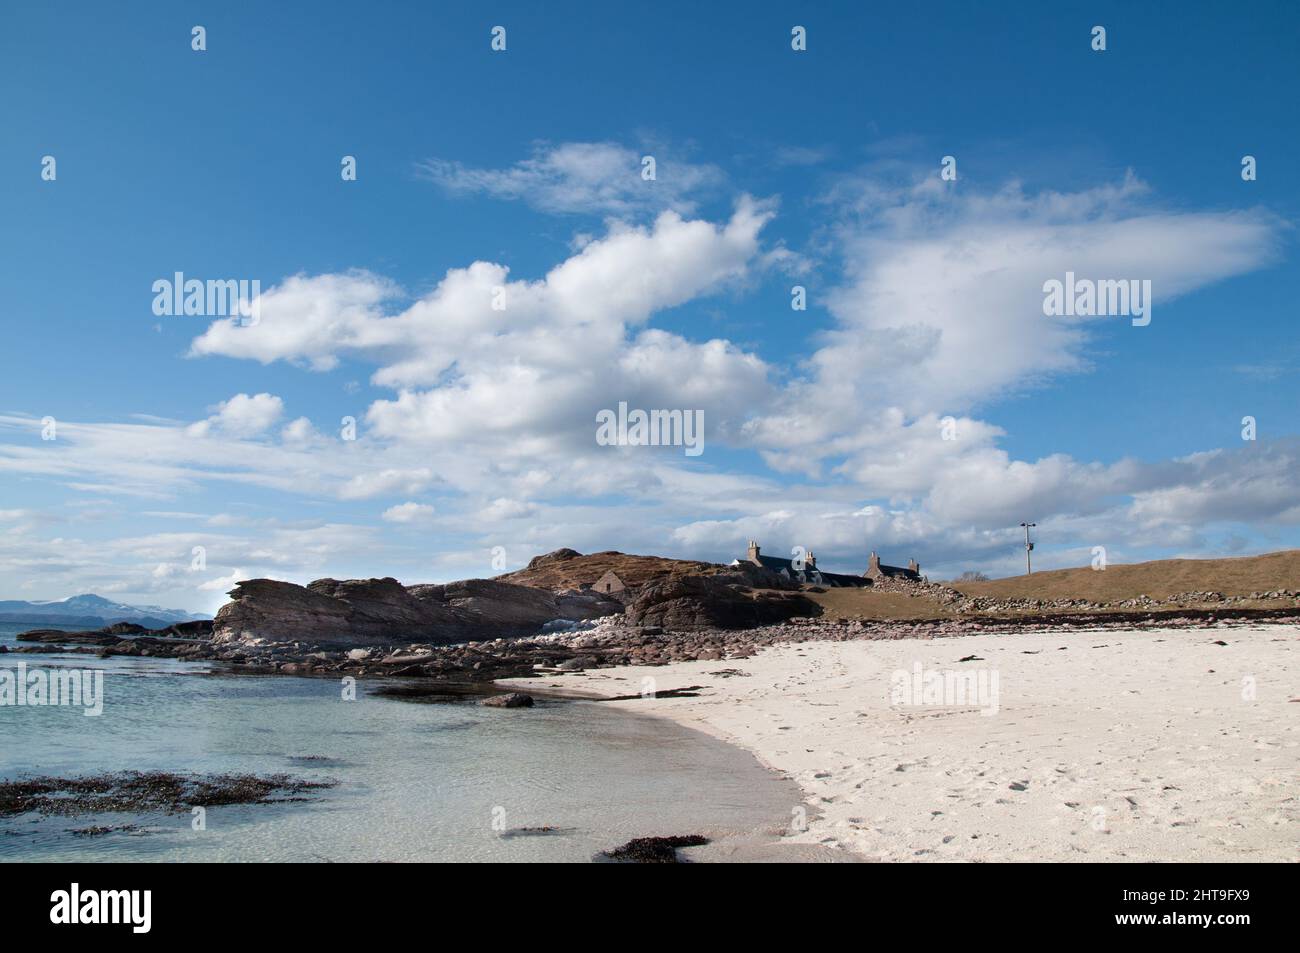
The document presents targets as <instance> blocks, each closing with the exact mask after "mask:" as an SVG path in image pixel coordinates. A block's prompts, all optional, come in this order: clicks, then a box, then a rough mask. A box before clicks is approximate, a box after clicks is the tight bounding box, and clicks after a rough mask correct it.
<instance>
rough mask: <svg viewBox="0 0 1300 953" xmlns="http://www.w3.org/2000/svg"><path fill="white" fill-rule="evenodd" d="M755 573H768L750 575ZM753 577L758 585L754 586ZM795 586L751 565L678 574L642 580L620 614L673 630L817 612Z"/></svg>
mask: <svg viewBox="0 0 1300 953" xmlns="http://www.w3.org/2000/svg"><path fill="white" fill-rule="evenodd" d="M758 574H764V575H765V576H773V577H774V578H773V579H770V580H769V579H766V578H764V579H762V580H759V579H756V578H754V577H755V576H756V575H758ZM756 582H757V583H761V584H762V585H763V586H764V588H761V589H758V588H754V584H755V583H756ZM797 588H798V587H797V586H796V585H795V584H793V583H789V582H787V581H784V580H781V578H780V577H778V576H776V574H774V573H768V572H767V571H766V570H760V569H757V568H755V569H754V571H753V572H739V573H729V574H724V575H714V576H683V577H680V578H676V579H667V580H665V581H663V582H658V583H652V584H650V585H647V586H643V587H642V588H641V590H640V591H639V592H638V593H637V594H636V596H635V597H634V598H633V599H632V601H631V602H630V603H629V605H628V607H627V611H626V619H627V621H628V622H630V623H632V624H633V625H639V626H660V627H662V628H664V629H675V630H682V629H706V628H714V629H749V628H754V627H756V626H760V625H771V624H773V623H777V622H784V621H785V620H786V619H791V618H794V617H796V616H805V617H806V616H816V615H820V614H821V611H822V610H821V607H820V606H818V605H817V603H815V602H813V601H812V600H811V599H809V598H808V597H807V596H804V595H801V594H800V593H799V592H797V591H794V590H797ZM780 589H786V590H788V591H779V590H780Z"/></svg>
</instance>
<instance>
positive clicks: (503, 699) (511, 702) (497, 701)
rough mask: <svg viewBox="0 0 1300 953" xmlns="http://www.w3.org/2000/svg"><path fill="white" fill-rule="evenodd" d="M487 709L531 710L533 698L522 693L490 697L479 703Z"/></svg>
mask: <svg viewBox="0 0 1300 953" xmlns="http://www.w3.org/2000/svg"><path fill="white" fill-rule="evenodd" d="M479 704H480V705H486V706H487V707H488V708H532V707H533V696H532V695H525V694H524V693H523V692H510V693H509V694H506V695H492V696H490V697H488V698H485V699H483V700H482V701H481V702H479Z"/></svg>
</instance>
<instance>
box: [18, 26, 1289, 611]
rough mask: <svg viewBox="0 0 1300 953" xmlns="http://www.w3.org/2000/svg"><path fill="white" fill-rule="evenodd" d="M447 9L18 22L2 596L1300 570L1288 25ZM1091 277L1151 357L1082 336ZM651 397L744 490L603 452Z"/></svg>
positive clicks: (617, 451)
mask: <svg viewBox="0 0 1300 953" xmlns="http://www.w3.org/2000/svg"><path fill="white" fill-rule="evenodd" d="M443 6H445V5H423V4H396V3H378V4H373V5H367V6H364V7H356V6H354V5H347V6H344V5H337V6H334V5H330V4H317V5H312V6H310V7H308V6H306V5H301V6H299V5H293V6H291V7H289V8H287V9H279V10H272V9H259V8H256V7H253V6H251V5H250V6H249V7H247V8H245V7H238V8H233V9H232V8H231V6H230V5H224V4H204V3H179V4H162V3H159V4H132V5H130V6H129V7H128V8H126V9H112V10H110V9H107V8H105V7H104V6H103V5H99V4H61V5H57V6H56V5H51V4H23V5H12V6H11V7H10V9H9V10H8V11H7V12H6V17H5V19H6V23H5V29H4V30H3V31H0V77H2V78H3V83H4V89H5V90H6V91H7V95H6V96H4V97H2V98H0V128H3V130H4V136H3V142H2V145H0V262H2V265H0V276H2V277H3V287H4V291H5V294H6V298H7V302H6V308H5V309H4V313H3V317H0V321H2V322H3V328H2V330H3V340H4V351H3V353H4V365H3V366H4V371H5V373H4V374H3V375H2V376H0V533H2V534H3V535H2V536H0V595H2V596H5V597H10V598H57V597H61V596H65V595H69V594H71V593H73V592H77V591H87V590H94V591H99V592H103V593H106V594H111V595H113V596H115V597H118V598H124V599H137V600H140V601H148V602H151V603H158V604H164V605H169V606H175V607H179V608H189V609H199V610H208V609H212V608H215V607H216V606H217V605H219V604H220V603H221V601H222V600H223V598H224V596H223V593H224V591H225V589H227V588H229V584H230V583H231V582H232V581H233V580H235V579H237V578H247V577H250V576H255V575H268V576H275V577H277V578H285V579H292V580H295V581H306V580H309V579H312V578H317V577H320V576H325V575H333V576H339V577H342V576H358V575H360V576H371V575H394V576H397V577H398V578H401V579H403V580H404V581H427V580H439V579H451V578H459V577H464V576H472V575H488V574H491V573H492V572H493V571H494V568H493V566H492V553H493V551H494V548H496V547H500V549H499V550H496V552H498V553H500V552H504V554H505V555H504V558H505V560H506V565H507V567H508V568H514V567H517V566H519V565H521V564H522V563H524V562H526V561H527V560H528V559H529V558H531V557H532V556H533V555H536V554H537V553H540V552H544V551H547V550H550V549H553V548H556V547H559V546H572V547H574V548H577V549H580V550H583V551H591V550H598V549H611V548H617V549H622V550H625V551H635V552H656V553H664V554H671V555H682V556H691V557H697V558H706V559H717V560H724V559H729V558H731V557H732V556H734V555H735V554H736V553H738V552H740V551H742V550H743V548H744V544H745V541H746V539H748V538H750V537H757V538H759V539H760V540H761V541H762V542H763V544H764V546H765V548H766V549H767V550H768V551H772V552H784V551H785V550H788V548H789V547H791V546H793V545H796V544H802V545H806V546H810V547H812V548H814V549H815V550H817V552H818V555H819V562H820V563H821V564H822V565H825V566H828V567H830V568H835V569H838V570H842V571H853V570H857V571H861V569H862V568H864V567H865V554H866V552H867V551H868V550H869V549H872V548H874V549H877V550H879V551H880V552H881V553H882V554H883V555H884V556H885V558H886V560H887V561H888V560H891V559H892V560H893V561H896V562H902V561H905V560H906V559H907V558H909V557H911V556H915V557H916V558H918V559H919V560H920V561H921V563H922V564H923V566H925V567H926V569H927V570H928V571H930V572H931V573H932V574H933V575H935V576H946V575H951V574H956V573H958V572H961V571H962V570H965V569H975V568H978V569H983V570H984V571H986V572H989V573H992V574H1004V573H1009V572H1014V571H1016V569H1017V567H1018V566H1019V562H1020V560H1021V558H1022V556H1021V553H1020V551H1019V550H1018V549H1017V546H1016V541H1017V538H1018V533H1019V530H1018V529H1017V528H1016V525H1015V524H1016V523H1018V522H1019V521H1020V519H1032V520H1035V521H1037V522H1038V523H1039V524H1040V529H1039V532H1040V542H1039V547H1038V555H1039V565H1042V566H1044V567H1051V566H1073V565H1087V564H1088V563H1089V561H1090V560H1091V558H1092V549H1093V547H1095V546H1104V547H1106V550H1107V557H1108V559H1109V560H1110V561H1113V562H1118V561H1133V560H1137V559H1144V558H1153V557H1159V556H1168V555H1211V554H1233V553H1249V552H1257V551H1265V550H1271V549H1278V548H1283V547H1291V546H1295V545H1296V544H1297V536H1298V535H1300V534H1298V533H1297V521H1298V520H1300V486H1298V483H1300V481H1297V466H1296V461H1297V456H1298V455H1300V443H1298V442H1297V440H1296V436H1295V435H1296V432H1297V423H1296V409H1295V408H1296V406H1297V401H1296V396H1297V386H1296V382H1297V369H1298V368H1300V346H1298V345H1297V338H1296V335H1295V332H1294V324H1293V322H1294V317H1295V306H1294V292H1293V290H1292V289H1293V287H1294V285H1295V279H1296V264H1295V254H1294V249H1293V223H1294V222H1295V220H1296V218H1297V214H1298V213H1300V208H1297V205H1298V204H1300V202H1298V198H1297V196H1298V195H1300V191H1298V190H1297V189H1296V188H1295V184H1294V183H1295V181H1296V175H1297V169H1296V156H1297V155H1300V142H1298V141H1297V138H1298V136H1297V125H1296V118H1295V109H1294V98H1295V93H1296V90H1297V88H1298V83H1297V80H1298V79H1300V76H1298V75H1297V74H1298V73H1300V64H1298V61H1297V58H1296V57H1295V56H1294V46H1293V43H1294V36H1295V33H1296V29H1297V27H1298V26H1300V22H1297V21H1300V15H1298V14H1297V13H1296V10H1295V8H1294V5H1290V4H1280V3H1279V4H1269V3H1264V4H1259V5H1256V6H1254V7H1252V8H1251V12H1250V15H1249V17H1247V16H1244V15H1241V14H1239V13H1232V14H1227V13H1221V12H1216V11H1214V10H1212V9H1210V7H1211V5H1208V4H1206V5H1201V4H1196V5H1175V4H1144V5H1142V9H1133V6H1134V5H1132V4H1098V3H1088V4H1082V3H1077V4H1071V3H1066V4H1051V5H1045V4H1031V3H1025V4H1000V5H997V7H996V8H990V7H989V6H988V5H982V6H981V5H973V4H957V3H953V4H944V3H939V4H930V5H927V6H926V7H925V8H924V9H918V10H911V11H901V10H899V11H889V10H878V9H871V10H868V9H866V8H865V7H864V6H863V5H860V4H847V3H844V4H839V3H829V4H828V3H818V4H792V3H748V4H744V5H731V4H722V5H718V7H717V9H713V8H712V5H710V8H709V9H705V10H701V9H699V8H698V6H699V5H696V4H685V3H682V4H676V3H660V4H656V5H654V6H653V8H630V9H628V10H626V11H621V12H616V11H611V10H608V9H606V8H604V7H601V6H597V5H585V4H564V5H560V6H555V5H547V6H546V8H545V9H542V8H540V7H539V5H537V4H491V5H487V6H479V5H464V6H463V7H462V8H459V9H443V8H442V7H443ZM196 24H199V25H202V26H204V27H205V28H206V38H207V49H206V50H205V51H202V52H198V51H194V50H192V49H191V28H192V27H193V26H194V25H196ZM1098 24H1100V25H1103V26H1105V27H1106V30H1107V49H1106V50H1105V51H1104V52H1097V51H1094V50H1093V49H1092V48H1091V30H1092V28H1093V26H1094V25H1098ZM495 25H502V26H504V27H505V28H506V36H507V49H506V51H505V52H493V51H492V50H491V49H490V45H489V44H490V40H491V37H490V30H491V28H492V27H493V26H495ZM795 25H802V26H804V27H806V29H807V37H808V44H807V45H808V49H807V50H806V51H804V52H795V51H793V50H792V49H791V43H790V36H791V32H790V31H791V28H792V27H793V26H795ZM47 155H48V156H53V157H54V158H55V160H56V162H57V167H56V168H57V178H56V179H55V180H53V181H45V180H43V179H42V177H41V168H42V166H41V163H42V159H43V157H44V156H47ZM345 155H351V156H355V157H356V160H357V171H358V174H357V179H356V181H343V180H342V178H341V177H340V161H341V158H342V157H343V156H345ZM645 155H652V156H654V157H655V160H656V179H655V180H654V181H653V182H647V181H645V180H643V179H642V177H641V175H640V171H641V164H640V163H641V157H642V156H645ZM947 155H951V156H954V157H955V158H956V160H957V180H956V181H952V182H945V181H942V180H941V179H940V175H939V173H940V160H941V159H942V157H944V156H947ZM1244 155H1253V156H1255V157H1256V160H1257V163H1258V178H1257V180H1256V181H1251V182H1246V181H1243V179H1242V176H1241V174H1240V173H1241V160H1242V157H1243V156H1244ZM475 262H481V263H484V264H482V265H481V266H474V263H475ZM471 266H474V267H471ZM503 269H508V272H507V271H505V270H503ZM1067 269H1069V270H1074V271H1076V272H1078V273H1079V274H1080V275H1084V274H1090V275H1092V276H1093V277H1094V278H1097V279H1150V280H1152V281H1153V286H1154V289H1155V290H1154V292H1153V294H1154V307H1153V320H1152V322H1151V324H1150V325H1149V326H1147V327H1133V326H1132V325H1131V324H1130V322H1129V320H1128V319H1127V318H1125V317H1114V316H1112V317H1099V318H1095V319H1091V320H1082V319H1063V318H1054V317H1048V316H1045V315H1044V314H1043V313H1042V310H1041V302H1042V293H1041V285H1042V283H1043V281H1045V280H1048V279H1050V278H1053V277H1056V278H1060V277H1062V276H1063V274H1064V272H1065V271H1066V270H1067ZM177 271H180V272H183V273H184V274H185V275H186V276H187V277H197V278H200V279H209V278H213V279H226V278H234V279H241V278H242V279H257V280H259V281H260V282H261V286H262V289H263V292H264V296H263V302H262V312H261V320H260V321H259V323H258V324H257V325H256V326H255V327H248V328H234V327H231V326H229V324H230V322H228V321H226V320H224V319H223V318H221V317H219V316H206V317H203V316H164V317H158V316H155V315H154V313H153V312H152V310H151V304H152V301H153V293H152V291H151V286H152V283H153V282H154V281H155V280H156V279H159V278H167V277H170V276H171V275H172V274H173V273H175V272H177ZM794 285H801V286H804V287H806V289H807V295H808V308H807V310H806V311H802V312H796V311H792V310H791V308H790V289H791V287H792V286H794ZM498 286H502V287H505V288H506V299H507V301H508V302H509V303H508V304H507V308H506V310H505V311H504V312H499V313H498V312H494V311H492V310H491V308H490V307H489V306H488V304H487V301H488V296H489V294H490V291H491V289H492V288H495V287H498ZM241 395H242V396H241ZM620 400H626V401H628V402H629V403H630V405H631V406H633V407H643V408H646V409H651V408H663V409H671V408H681V409H701V410H703V411H704V414H705V421H706V450H705V452H704V453H703V454H701V455H700V456H699V457H688V456H686V455H685V454H683V453H682V451H681V448H653V447H604V446H598V445H597V444H596V442H595V440H594V432H595V422H594V412H595V411H596V410H599V409H602V408H614V407H616V406H617V404H618V402H619V401H620ZM1246 415H1250V416H1253V417H1254V418H1255V419H1256V421H1257V427H1258V439H1257V440H1255V441H1253V442H1247V441H1243V440H1242V439H1241V430H1242V424H1241V420H1242V418H1243V417H1244V416H1246ZM345 416H352V417H354V418H355V419H356V420H357V421H358V425H357V439H356V440H353V441H345V440H342V439H340V436H339V434H340V421H341V419H342V418H343V417H345ZM946 416H952V417H953V418H954V420H955V422H956V423H955V429H956V434H957V439H955V440H943V439H941V437H940V433H941V421H942V418H944V417H946ZM45 417H53V418H54V419H55V421H56V422H57V427H56V437H55V439H53V440H42V439H41V431H42V427H41V421H42V419H43V418H45ZM195 547H201V548H202V553H203V556H204V558H203V559H202V560H200V561H199V564H198V565H197V566H196V565H195V556H194V550H195Z"/></svg>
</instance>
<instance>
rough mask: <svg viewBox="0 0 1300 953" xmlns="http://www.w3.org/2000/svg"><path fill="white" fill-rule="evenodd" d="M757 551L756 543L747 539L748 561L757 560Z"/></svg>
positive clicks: (755, 561)
mask: <svg viewBox="0 0 1300 953" xmlns="http://www.w3.org/2000/svg"><path fill="white" fill-rule="evenodd" d="M758 552H759V549H758V543H757V542H755V541H754V540H752V539H751V540H750V541H749V561H750V562H751V563H757V562H758Z"/></svg>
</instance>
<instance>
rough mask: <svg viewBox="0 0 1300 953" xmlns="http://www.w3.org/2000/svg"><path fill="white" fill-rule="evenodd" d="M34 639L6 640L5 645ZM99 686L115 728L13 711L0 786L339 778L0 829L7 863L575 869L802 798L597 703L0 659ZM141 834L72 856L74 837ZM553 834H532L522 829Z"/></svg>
mask: <svg viewBox="0 0 1300 953" xmlns="http://www.w3.org/2000/svg"><path fill="white" fill-rule="evenodd" d="M29 627H30V626H13V625H5V624H2V623H0V644H8V645H10V646H12V645H13V644H14V642H13V635H14V634H15V633H17V632H18V631H22V630H23V629H25V628H29ZM20 659H21V660H24V661H26V663H27V665H28V667H29V668H33V667H36V666H42V667H51V666H71V667H76V668H100V669H102V670H103V671H104V673H105V678H104V695H105V700H104V713H103V715H102V716H100V717H97V718H90V717H86V716H85V715H84V714H83V713H82V712H81V710H79V709H75V708H57V707H44V708H26V707H24V708H15V707H0V778H5V779H11V778H15V777H21V776H36V775H75V774H93V773H99V772H107V771H119V770H127V769H131V770H141V771H146V770H166V771H178V772H196V773H227V772H240V773H243V772H254V773H265V774H271V773H289V774H293V775H295V776H298V777H303V778H308V779H324V778H332V779H335V780H337V781H338V782H339V784H338V786H337V787H336V788H333V789H330V790H325V791H321V792H319V793H315V794H312V795H311V800H310V801H309V802H307V803H294V804H278V805H247V806H231V807H214V808H210V809H208V811H207V817H206V827H207V829H206V830H202V831H195V830H193V829H192V824H191V817H190V815H189V814H188V813H187V814H184V815H178V816H171V815H158V814H154V815H148V816H143V817H140V816H135V817H128V816H122V815H113V816H107V815H99V816H93V817H77V818H60V817H54V818H37V817H34V816H32V815H24V816H20V817H17V818H0V861H20V860H42V861H50V860H53V861H58V860H123V861H132V860H157V861H185V860H238V861H254V860H274V861H310V860H322V861H325V860H328V861H348V860H360V861H381V860H382V861H403V860H457V861H460V860H519V861H524V860H574V861H586V860H590V859H591V858H592V856H593V855H594V854H595V853H596V852H597V851H600V850H604V849H608V848H610V847H614V846H617V845H618V844H621V843H623V842H625V841H627V840H629V839H631V838H633V837H640V836H646V835H652V834H683V833H704V834H706V835H710V836H722V837H725V836H727V835H730V834H744V833H751V832H755V831H763V830H770V831H775V830H778V829H779V828H780V827H781V825H782V824H783V823H784V822H785V821H786V820H788V819H789V817H790V811H791V807H792V806H793V805H797V804H798V803H799V795H798V794H797V792H796V791H795V789H794V787H793V785H791V784H790V783H789V782H786V781H781V780H779V779H777V778H776V777H775V776H774V775H772V774H771V773H769V772H767V771H765V770H764V769H762V768H761V767H760V766H759V765H758V764H757V763H756V762H755V761H754V760H753V759H752V758H751V757H750V756H748V755H747V754H745V753H743V752H740V751H738V750H736V749H733V748H730V747H728V746H726V745H723V744H721V743H719V742H717V741H714V740H713V739H710V738H707V737H705V736H703V735H700V734H698V733H695V732H692V731H688V730H686V729H683V728H680V727H677V726H675V725H672V724H671V723H669V722H665V721H662V720H651V719H647V718H643V717H639V716H635V715H629V714H627V713H624V712H620V711H615V710H613V709H610V708H608V707H604V706H602V705H600V704H598V703H591V702H565V701H558V700H555V701H547V700H544V699H543V700H540V702H539V704H538V706H537V707H535V708H533V709H531V710H505V709H489V708H482V707H479V706H476V705H474V704H472V703H464V702H459V703H446V704H429V703H413V702H409V701H402V700H396V699H389V698H384V697H381V696H377V695H375V694H374V693H373V690H374V688H375V687H377V685H378V684H379V683H377V682H371V681H365V680H362V681H361V682H359V683H358V692H357V700H356V701H344V700H343V699H342V692H341V690H340V683H339V682H338V681H337V680H333V679H305V678H290V677H268V676H247V675H232V674H228V673H226V672H223V671H221V670H218V669H215V668H214V667H213V666H211V665H209V664H207V663H183V662H176V661H172V660H150V659H109V660H101V659H98V658H97V657H96V656H94V655H89V656H87V655H73V654H64V655H26V654H24V655H14V654H7V655H0V668H10V669H13V668H15V667H16V664H17V662H18V661H19V660H20ZM124 822H129V823H135V824H136V825H138V826H139V828H140V829H141V830H140V831H131V832H113V833H110V834H106V835H101V836H94V837H77V836H74V835H72V834H71V833H70V831H71V830H72V829H75V828H85V827H89V826H91V825H94V824H121V823H124ZM538 827H553V828H558V829H559V830H558V831H557V832H552V833H545V834H538V833H525V832H521V831H520V829H521V828H538Z"/></svg>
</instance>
